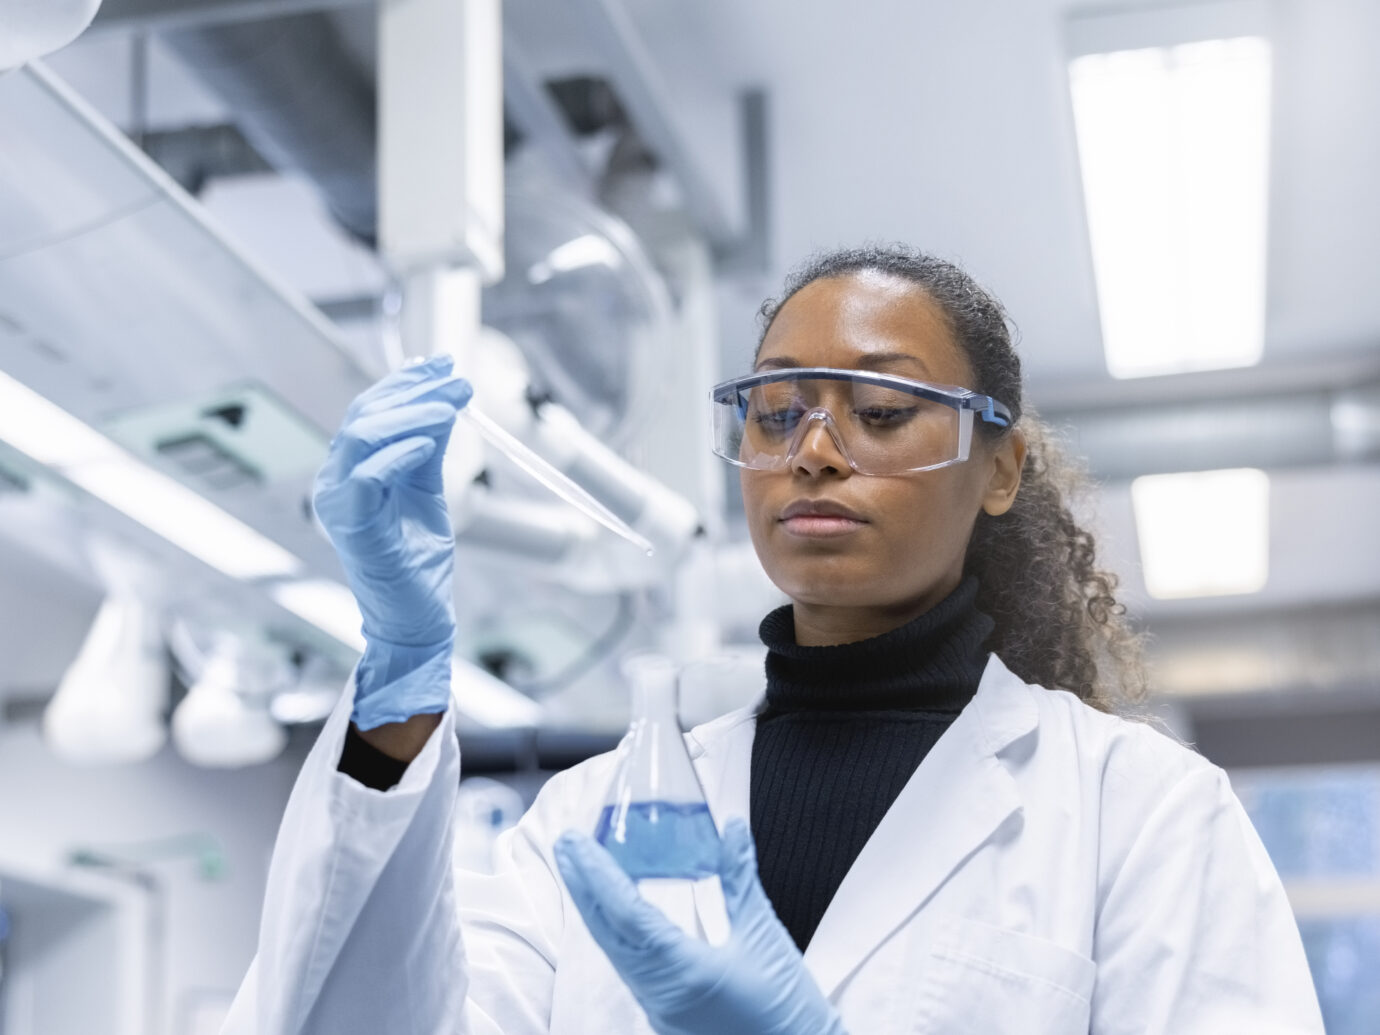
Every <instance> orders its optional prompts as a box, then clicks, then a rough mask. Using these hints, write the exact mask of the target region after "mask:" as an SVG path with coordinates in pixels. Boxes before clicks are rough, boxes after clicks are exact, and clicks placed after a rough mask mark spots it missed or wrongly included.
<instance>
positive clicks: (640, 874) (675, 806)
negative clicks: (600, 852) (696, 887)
mask: <svg viewBox="0 0 1380 1035" xmlns="http://www.w3.org/2000/svg"><path fill="white" fill-rule="evenodd" d="M615 813H621V815H622V817H623V822H622V825H621V827H618V828H616V827H615ZM594 838H595V840H596V841H598V842H599V843H600V844H601V845H603V846H604V847H605V848H607V849H608V850H609V854H611V855H612V856H613V857H614V859H615V860H617V862H618V865H619V866H621V867H623V871H624V872H625V873H627V875H628V876H629V877H631V878H632V879H633V880H645V879H648V878H653V877H672V878H677V877H678V878H683V879H687V880H700V879H702V878H705V877H712V876H713V875H714V874H716V873H718V872H719V832H718V831H717V830H716V829H715V828H714V820H713V818H712V817H711V816H710V815H709V806H708V805H706V804H705V803H704V802H702V801H701V802H688V803H676V802H668V801H635V802H633V803H632V804H631V805H629V806H628V807H627V810H626V811H624V810H622V809H619V808H617V807H616V806H614V805H605V806H604V811H603V812H602V813H600V815H599V824H598V826H596V827H595V828H594Z"/></svg>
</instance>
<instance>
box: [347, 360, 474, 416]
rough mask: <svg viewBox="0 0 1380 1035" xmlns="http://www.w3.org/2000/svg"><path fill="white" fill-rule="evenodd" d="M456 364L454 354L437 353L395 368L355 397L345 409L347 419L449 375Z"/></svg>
mask: <svg viewBox="0 0 1380 1035" xmlns="http://www.w3.org/2000/svg"><path fill="white" fill-rule="evenodd" d="M454 366H455V358H454V357H453V356H447V355H436V356H431V357H430V358H428V359H427V360H425V361H424V362H421V363H413V364H409V365H407V366H404V367H401V368H399V369H397V370H394V371H393V372H392V373H390V374H387V375H386V376H384V377H381V378H379V379H378V380H377V381H375V382H374V383H373V384H372V385H370V386H369V387H368V388H366V389H365V390H364V391H362V392H360V393H359V395H357V396H355V397H354V399H353V400H352V401H351V402H350V405H349V407H348V408H347V409H346V411H345V420H346V421H349V420H350V419H351V418H352V417H355V416H357V415H358V414H359V413H360V412H362V411H363V410H364V409H366V408H367V407H369V406H372V405H375V404H377V403H378V402H379V401H380V400H381V399H385V398H387V397H389V396H392V395H395V394H397V393H398V392H403V391H406V390H408V389H409V388H411V387H413V386H415V385H418V384H421V383H424V382H427V381H435V380H436V379H438V378H444V377H449V376H450V373H451V370H452V369H453V368H454Z"/></svg>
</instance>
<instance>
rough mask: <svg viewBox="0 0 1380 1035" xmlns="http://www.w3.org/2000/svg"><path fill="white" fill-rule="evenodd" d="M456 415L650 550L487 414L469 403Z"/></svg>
mask: <svg viewBox="0 0 1380 1035" xmlns="http://www.w3.org/2000/svg"><path fill="white" fill-rule="evenodd" d="M460 416H462V417H465V418H467V419H468V420H469V422H470V423H471V424H472V425H474V427H475V429H476V430H477V431H478V432H479V433H480V434H481V435H482V436H484V439H485V441H487V442H488V443H489V444H490V445H491V446H493V447H494V448H495V449H497V450H498V451H499V452H500V453H502V454H503V455H504V456H506V457H507V458H508V459H509V460H511V461H513V463H515V464H517V465H518V467H520V468H522V469H523V470H524V471H526V472H527V473H528V474H530V475H531V476H532V477H533V478H535V479H536V480H537V481H539V482H541V483H542V484H543V485H545V486H546V487H547V488H548V489H550V490H551V491H552V492H554V493H555V494H556V495H557V496H559V497H560V498H561V499H563V500H565V501H566V502H567V503H569V504H570V505H571V506H573V507H574V508H575V509H577V510H579V511H582V512H583V513H584V514H586V515H588V516H589V517H591V518H593V519H594V520H595V521H597V522H599V523H600V524H601V525H603V526H604V527H605V528H607V529H609V530H610V531H612V532H616V533H618V534H619V535H621V536H622V537H623V538H624V539H626V540H627V541H628V542H630V543H632V544H633V545H634V546H636V547H638V548H639V549H641V550H643V551H645V552H646V553H647V554H649V555H650V554H651V553H652V552H653V547H652V544H651V543H650V542H649V541H648V540H647V539H646V538H645V537H643V536H641V535H639V534H638V533H637V532H635V531H633V529H632V528H631V527H630V526H629V525H628V524H627V522H625V521H624V520H623V519H622V518H620V517H619V516H618V515H617V514H615V513H614V512H613V511H611V510H609V509H608V508H607V507H605V506H604V505H603V504H602V503H600V502H599V501H598V500H596V499H595V498H594V497H593V496H591V495H590V494H589V493H588V492H586V491H585V490H584V489H582V488H581V487H580V486H579V485H577V484H576V483H575V482H574V481H573V480H572V479H571V478H570V477H569V476H568V475H566V474H564V473H562V472H561V471H560V470H558V469H557V468H555V467H553V466H552V465H551V463H550V462H549V461H547V460H546V459H544V458H543V457H542V456H541V455H539V454H538V453H535V452H533V451H532V450H531V449H529V448H528V447H527V446H526V445H524V444H523V443H522V442H521V441H520V440H519V439H517V438H514V437H513V436H512V435H510V434H508V432H506V431H505V430H503V428H502V427H501V426H500V425H499V424H497V423H496V422H495V421H494V420H493V419H492V418H491V417H489V416H488V415H487V414H485V413H482V412H480V411H479V410H478V409H476V408H475V406H474V404H473V403H471V404H470V405H468V406H466V407H465V408H464V409H462V410H461V411H460Z"/></svg>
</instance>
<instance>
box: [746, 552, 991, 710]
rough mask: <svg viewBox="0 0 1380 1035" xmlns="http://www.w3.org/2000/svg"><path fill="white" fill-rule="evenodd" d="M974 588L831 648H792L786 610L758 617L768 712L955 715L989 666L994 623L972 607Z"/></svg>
mask: <svg viewBox="0 0 1380 1035" xmlns="http://www.w3.org/2000/svg"><path fill="white" fill-rule="evenodd" d="M977 591H978V582H977V579H976V578H975V577H973V576H972V575H968V576H965V577H964V579H963V581H962V582H960V583H959V584H958V588H957V589H955V590H954V591H953V592H952V593H950V594H949V595H948V596H947V597H945V598H944V599H943V600H941V601H940V602H939V603H938V604H936V605H935V606H934V607H932V608H931V609H930V610H929V611H926V612H925V613H924V614H922V615H920V616H919V617H918V618H915V619H913V620H911V621H910V622H907V623H906V624H905V625H903V626H901V627H900V628H899V629H893V630H891V631H890V632H888V633H883V634H882V635H881V636H873V637H870V638H869V639H866V640H859V641H858V642H857V643H844V644H839V645H838V646H831V647H802V646H800V645H799V644H798V643H796V642H795V612H794V609H793V608H792V605H790V604H786V605H785V606H784V607H779V608H777V609H776V610H775V611H772V612H771V613H770V614H768V615H767V616H766V618H764V619H762V625H761V628H760V630H759V635H760V636H761V637H762V642H763V643H764V644H766V645H767V699H766V710H767V711H768V712H773V713H774V712H782V711H799V710H805V709H809V710H818V709H828V710H837V711H869V710H881V709H894V708H923V709H925V710H927V711H954V712H957V711H961V710H962V708H963V706H964V705H965V704H967V703H968V701H969V700H970V699H971V698H972V696H973V694H974V693H975V692H976V691H977V685H978V681H979V680H980V679H981V678H982V672H983V669H984V668H986V666H987V653H988V652H987V651H986V650H984V649H983V643H985V642H986V640H987V637H988V636H990V635H991V633H992V630H993V629H994V628H995V627H996V624H995V623H994V622H993V621H992V619H991V618H989V617H988V616H987V615H985V614H983V613H982V612H981V611H979V610H978V609H977V606H976V600H977Z"/></svg>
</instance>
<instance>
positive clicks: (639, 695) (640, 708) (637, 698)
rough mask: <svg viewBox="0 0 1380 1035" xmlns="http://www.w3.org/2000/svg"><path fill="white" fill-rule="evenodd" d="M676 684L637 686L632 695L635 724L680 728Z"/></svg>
mask: <svg viewBox="0 0 1380 1035" xmlns="http://www.w3.org/2000/svg"><path fill="white" fill-rule="evenodd" d="M676 698H677V694H676V685H675V683H674V682H667V683H655V684H650V685H643V686H637V687H634V688H633V694H632V717H633V722H635V723H636V722H656V723H669V724H670V725H672V726H677V727H679V724H680V718H679V716H678V714H677V708H676Z"/></svg>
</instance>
